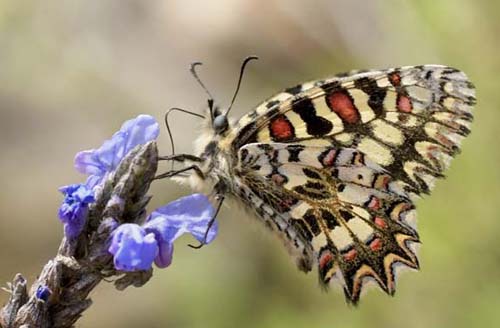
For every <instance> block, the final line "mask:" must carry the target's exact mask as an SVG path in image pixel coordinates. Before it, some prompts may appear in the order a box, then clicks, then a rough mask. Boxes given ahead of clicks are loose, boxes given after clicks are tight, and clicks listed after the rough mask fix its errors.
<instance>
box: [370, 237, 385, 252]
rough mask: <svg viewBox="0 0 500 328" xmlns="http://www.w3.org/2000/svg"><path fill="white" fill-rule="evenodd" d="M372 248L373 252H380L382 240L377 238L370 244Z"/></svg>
mask: <svg viewBox="0 0 500 328" xmlns="http://www.w3.org/2000/svg"><path fill="white" fill-rule="evenodd" d="M370 248H371V249H372V251H375V252H376V251H379V250H380V249H382V239H380V238H375V239H374V240H373V241H372V242H371V243H370Z"/></svg>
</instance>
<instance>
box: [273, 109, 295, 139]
mask: <svg viewBox="0 0 500 328" xmlns="http://www.w3.org/2000/svg"><path fill="white" fill-rule="evenodd" d="M269 127H270V132H271V136H272V137H273V139H274V140H275V141H286V140H290V139H292V138H293V137H294V136H295V132H294V128H293V125H292V123H290V121H289V120H288V119H287V118H286V117H285V116H284V115H280V116H278V117H276V118H275V119H274V120H273V121H272V122H271V124H270V126H269Z"/></svg>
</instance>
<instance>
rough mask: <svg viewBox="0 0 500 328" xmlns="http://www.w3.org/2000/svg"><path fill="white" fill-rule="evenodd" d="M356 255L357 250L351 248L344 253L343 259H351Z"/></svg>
mask: <svg viewBox="0 0 500 328" xmlns="http://www.w3.org/2000/svg"><path fill="white" fill-rule="evenodd" d="M357 255H358V252H357V251H356V250H355V249H354V248H353V249H351V250H350V251H349V252H347V253H345V254H344V259H345V260H346V261H352V260H354V259H355V258H356V256H357Z"/></svg>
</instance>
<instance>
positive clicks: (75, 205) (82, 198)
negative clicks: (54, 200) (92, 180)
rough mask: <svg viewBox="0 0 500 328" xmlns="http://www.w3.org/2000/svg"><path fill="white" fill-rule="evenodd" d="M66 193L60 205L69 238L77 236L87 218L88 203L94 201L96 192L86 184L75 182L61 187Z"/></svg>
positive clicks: (65, 230)
mask: <svg viewBox="0 0 500 328" xmlns="http://www.w3.org/2000/svg"><path fill="white" fill-rule="evenodd" d="M59 190H60V191H61V192H62V193H63V194H64V195H65V197H64V201H63V203H62V204H61V206H60V207H59V212H58V214H59V219H60V220H61V222H62V223H64V234H65V235H66V237H68V238H75V237H77V236H78V235H79V234H80V233H81V231H82V230H83V227H84V226H85V222H86V220H87V215H88V205H89V204H90V203H92V202H94V201H95V200H94V194H93V192H92V190H90V189H89V188H88V187H87V186H86V185H83V184H73V185H69V186H64V187H61V188H59Z"/></svg>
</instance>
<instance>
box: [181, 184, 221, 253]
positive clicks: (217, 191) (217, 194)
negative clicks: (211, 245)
mask: <svg viewBox="0 0 500 328" xmlns="http://www.w3.org/2000/svg"><path fill="white" fill-rule="evenodd" d="M226 192H227V187H226V184H224V183H223V182H222V181H219V182H218V183H217V184H216V185H215V186H214V192H213V193H214V194H215V196H214V198H215V200H216V201H217V207H216V209H215V213H214V215H213V216H212V218H211V219H210V221H209V222H208V225H207V230H205V235H204V236H203V240H202V241H201V242H200V244H199V245H192V244H188V246H189V247H191V248H195V249H200V248H202V247H203V246H204V245H205V244H206V243H207V236H208V232H209V231H210V228H212V225H213V224H214V222H215V219H216V218H217V215H218V214H219V211H220V209H221V207H222V203H223V202H224V199H225V196H224V194H225V193H226Z"/></svg>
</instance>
